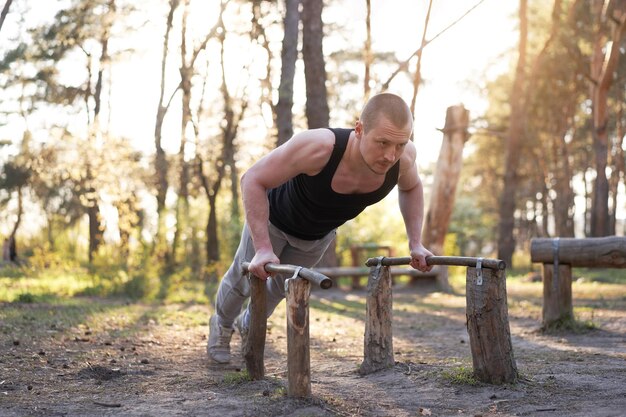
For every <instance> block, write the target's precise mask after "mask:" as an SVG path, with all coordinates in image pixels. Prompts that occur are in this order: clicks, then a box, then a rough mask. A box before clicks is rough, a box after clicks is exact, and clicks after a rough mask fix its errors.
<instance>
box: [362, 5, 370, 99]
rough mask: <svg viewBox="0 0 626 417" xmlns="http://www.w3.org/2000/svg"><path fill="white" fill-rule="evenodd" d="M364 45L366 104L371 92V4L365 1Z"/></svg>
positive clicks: (364, 94)
mask: <svg viewBox="0 0 626 417" xmlns="http://www.w3.org/2000/svg"><path fill="white" fill-rule="evenodd" d="M365 8H366V10H367V12H366V15H365V45H364V46H363V63H364V64H365V73H364V75H363V102H364V103H365V102H367V100H368V99H369V97H370V92H371V90H372V88H371V86H370V78H371V76H370V68H371V66H372V23H371V22H372V2H371V0H365Z"/></svg>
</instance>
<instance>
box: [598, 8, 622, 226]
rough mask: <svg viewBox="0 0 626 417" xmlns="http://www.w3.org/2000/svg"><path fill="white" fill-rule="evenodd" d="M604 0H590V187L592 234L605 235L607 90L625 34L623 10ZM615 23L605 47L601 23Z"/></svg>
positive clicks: (607, 139) (607, 212)
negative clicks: (592, 177) (592, 166)
mask: <svg viewBox="0 0 626 417" xmlns="http://www.w3.org/2000/svg"><path fill="white" fill-rule="evenodd" d="M604 3H605V2H604V1H603V0H594V1H592V3H591V12H592V16H594V17H595V26H596V32H595V39H594V45H593V54H592V58H591V77H592V80H593V82H592V83H591V101H592V121H593V130H592V132H593V133H592V137H593V150H594V153H595V155H594V161H595V171H596V180H595V184H594V187H593V197H592V198H593V200H592V210H591V236H596V237H598V236H607V235H609V234H610V233H611V231H610V230H609V203H608V201H609V184H608V179H607V177H606V166H607V157H608V143H609V138H608V120H609V117H608V93H609V89H610V88H611V85H612V84H613V78H614V71H615V69H616V68H617V64H618V62H619V59H620V55H621V52H620V48H621V41H622V39H623V38H624V36H625V35H626V11H624V10H617V9H616V10H615V12H616V13H617V14H616V15H612V16H607V15H606V14H607V13H613V10H612V8H610V7H604ZM613 21H615V23H616V26H615V28H614V29H613V31H612V34H611V39H610V40H611V44H610V46H608V47H607V48H606V52H604V47H605V46H606V37H605V36H604V35H603V23H602V22H613Z"/></svg>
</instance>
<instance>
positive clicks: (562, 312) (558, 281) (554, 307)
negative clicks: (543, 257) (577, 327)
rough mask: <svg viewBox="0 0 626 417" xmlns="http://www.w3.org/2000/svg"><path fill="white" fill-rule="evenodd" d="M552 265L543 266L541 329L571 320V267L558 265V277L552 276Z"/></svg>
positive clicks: (572, 314) (572, 309)
mask: <svg viewBox="0 0 626 417" xmlns="http://www.w3.org/2000/svg"><path fill="white" fill-rule="evenodd" d="M554 271H555V269H554V265H553V264H543V327H544V329H545V328H548V327H551V326H552V325H554V324H557V323H559V322H563V321H567V320H573V319H574V308H573V306H572V267H571V265H568V264H559V265H558V277H555V276H554Z"/></svg>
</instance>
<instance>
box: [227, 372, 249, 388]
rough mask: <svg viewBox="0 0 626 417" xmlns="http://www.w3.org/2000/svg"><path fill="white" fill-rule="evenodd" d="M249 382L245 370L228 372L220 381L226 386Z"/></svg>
mask: <svg viewBox="0 0 626 417" xmlns="http://www.w3.org/2000/svg"><path fill="white" fill-rule="evenodd" d="M250 381H252V378H251V377H250V374H249V373H248V371H247V370H243V371H240V372H228V373H226V374H224V378H223V379H222V382H223V383H224V384H226V385H239V384H243V383H245V382H250Z"/></svg>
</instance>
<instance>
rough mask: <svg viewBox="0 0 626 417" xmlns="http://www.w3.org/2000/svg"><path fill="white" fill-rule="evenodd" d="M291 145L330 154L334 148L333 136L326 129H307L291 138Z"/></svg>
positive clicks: (331, 132) (330, 131)
mask: <svg viewBox="0 0 626 417" xmlns="http://www.w3.org/2000/svg"><path fill="white" fill-rule="evenodd" d="M290 140H292V141H293V145H295V146H296V147H298V148H306V149H309V150H311V151H316V152H321V153H329V154H330V153H331V152H332V151H333V147H334V146H335V134H334V133H333V131H332V130H330V129H328V128H320V129H309V130H305V131H302V132H300V133H297V134H295V135H294V136H293V138H291V139H290Z"/></svg>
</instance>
